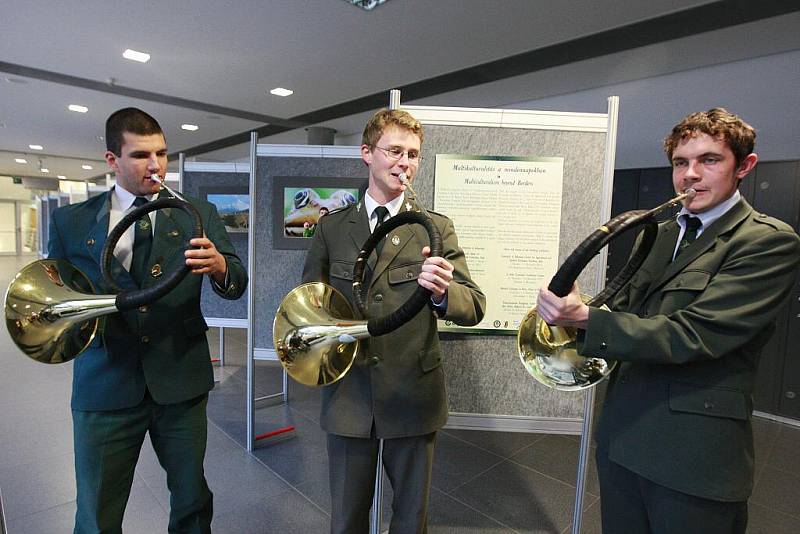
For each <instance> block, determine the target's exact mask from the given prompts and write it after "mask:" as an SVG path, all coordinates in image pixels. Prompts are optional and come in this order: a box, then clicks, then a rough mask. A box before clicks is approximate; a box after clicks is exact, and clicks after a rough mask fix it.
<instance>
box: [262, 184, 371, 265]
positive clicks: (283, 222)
mask: <svg viewBox="0 0 800 534" xmlns="http://www.w3.org/2000/svg"><path fill="white" fill-rule="evenodd" d="M273 183H274V187H273V201H272V213H273V214H275V217H274V218H273V226H272V238H273V246H274V247H275V248H276V249H304V248H308V246H309V244H310V242H311V239H310V238H312V237H314V232H315V231H316V228H317V224H318V222H319V218H320V217H324V216H325V215H326V214H328V213H330V212H331V211H333V210H335V209H339V208H344V207H347V206H348V205H350V204H355V203H357V202H358V201H359V200H360V199H361V197H362V196H363V194H364V191H365V190H366V188H367V180H366V178H351V177H346V178H342V177H337V178H333V177H327V178H326V177H309V176H276V177H275V181H274V182H273Z"/></svg>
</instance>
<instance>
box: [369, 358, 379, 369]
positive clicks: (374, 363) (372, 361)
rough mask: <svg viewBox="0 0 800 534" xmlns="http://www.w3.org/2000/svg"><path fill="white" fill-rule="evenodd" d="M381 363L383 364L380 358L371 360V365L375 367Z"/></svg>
mask: <svg viewBox="0 0 800 534" xmlns="http://www.w3.org/2000/svg"><path fill="white" fill-rule="evenodd" d="M379 363H381V357H380V356H373V357H372V358H370V359H369V364H370V365H372V366H373V367H374V366H376V365H378V364H379Z"/></svg>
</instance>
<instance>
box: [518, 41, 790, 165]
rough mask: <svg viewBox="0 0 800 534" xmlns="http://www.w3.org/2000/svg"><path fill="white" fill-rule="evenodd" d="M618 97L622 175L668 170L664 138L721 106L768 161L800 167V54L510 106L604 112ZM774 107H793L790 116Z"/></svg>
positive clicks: (759, 59)
mask: <svg viewBox="0 0 800 534" xmlns="http://www.w3.org/2000/svg"><path fill="white" fill-rule="evenodd" d="M611 95H618V96H619V97H620V116H619V131H618V137H617V160H616V168H618V169H626V168H637V167H663V166H666V165H667V160H666V157H665V156H664V153H663V151H662V150H661V143H662V140H663V138H664V137H665V136H666V135H667V133H669V131H670V129H671V128H672V126H673V125H675V124H676V123H677V122H678V121H680V120H681V119H682V118H683V117H684V116H685V115H687V114H688V113H691V112H694V111H701V110H706V109H709V108H712V107H715V106H722V107H725V108H727V109H728V110H729V111H732V112H734V113H736V114H738V115H740V116H741V117H742V118H743V119H744V120H745V121H747V122H749V123H750V124H751V125H752V126H753V127H755V128H756V130H757V132H758V137H757V139H756V152H757V153H758V154H759V156H760V158H761V160H762V161H777V160H787V159H800V120H798V115H797V114H798V109H800V51H793V52H786V53H781V54H775V55H771V56H765V57H760V58H756V59H749V60H742V61H735V62H731V63H725V64H721V65H713V66H708V67H702V68H697V69H691V70H686V71H682V72H676V73H673V74H666V75H663V76H656V77H652V78H646V79H642V80H635V81H630V82H625V83H619V84H614V85H608V86H604V87H599V88H596V89H589V90H586V91H580V92H576V93H570V94H564V95H559V96H554V97H549V98H542V99H538V100H530V101H526V102H521V103H519V104H515V105H510V106H504V107H511V108H520V109H538V110H563V111H594V112H604V111H605V109H606V98H607V97H608V96H611ZM775 102H795V104H796V105H795V106H794V107H793V108H792V109H783V107H782V106H775V105H774V103H775Z"/></svg>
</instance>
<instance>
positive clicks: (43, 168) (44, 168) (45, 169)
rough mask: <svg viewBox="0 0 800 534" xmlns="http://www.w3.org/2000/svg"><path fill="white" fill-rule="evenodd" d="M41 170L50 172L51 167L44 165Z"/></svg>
mask: <svg viewBox="0 0 800 534" xmlns="http://www.w3.org/2000/svg"><path fill="white" fill-rule="evenodd" d="M39 170H40V171H42V172H50V169H48V168H47V167H42V168H41V169H39Z"/></svg>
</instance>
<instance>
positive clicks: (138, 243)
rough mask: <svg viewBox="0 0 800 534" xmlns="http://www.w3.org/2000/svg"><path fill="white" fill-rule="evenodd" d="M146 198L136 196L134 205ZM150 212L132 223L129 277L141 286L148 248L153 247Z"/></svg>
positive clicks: (137, 205) (145, 200)
mask: <svg viewBox="0 0 800 534" xmlns="http://www.w3.org/2000/svg"><path fill="white" fill-rule="evenodd" d="M146 203H147V199H146V198H144V197H136V200H134V201H133V205H134V207H137V208H138V207H139V206H144V205H145V204H146ZM150 227H151V223H150V214H147V215H145V216H144V217H142V218H141V219H139V220H138V221H136V223H135V224H134V225H133V228H134V233H133V235H134V237H133V257H132V258H131V268H130V271H129V272H130V273H131V277H132V278H133V279H134V280H135V281H136V283H137V284H138V285H139V286H141V285H142V280H144V277H145V272H146V270H147V260H148V258H150V249H152V248H153V231H152V229H151V228H150Z"/></svg>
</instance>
